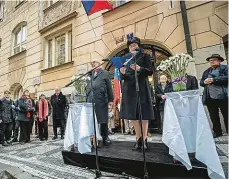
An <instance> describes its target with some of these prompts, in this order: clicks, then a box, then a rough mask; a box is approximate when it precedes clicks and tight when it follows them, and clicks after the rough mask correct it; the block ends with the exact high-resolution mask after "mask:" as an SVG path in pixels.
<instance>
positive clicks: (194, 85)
mask: <svg viewBox="0 0 229 179" xmlns="http://www.w3.org/2000/svg"><path fill="white" fill-rule="evenodd" d="M186 78H187V83H186V88H187V90H197V89H199V86H198V81H197V79H196V77H195V76H191V75H186Z"/></svg>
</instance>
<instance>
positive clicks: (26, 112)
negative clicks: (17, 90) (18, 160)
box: [17, 90, 35, 143]
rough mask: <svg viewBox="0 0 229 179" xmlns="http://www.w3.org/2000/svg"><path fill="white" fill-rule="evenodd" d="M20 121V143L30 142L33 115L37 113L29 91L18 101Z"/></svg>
mask: <svg viewBox="0 0 229 179" xmlns="http://www.w3.org/2000/svg"><path fill="white" fill-rule="evenodd" d="M17 110H18V119H17V120H18V121H19V124H20V137H19V142H25V143H26V142H30V121H31V117H32V113H33V112H34V111H35V108H34V107H33V104H32V100H31V99H30V97H29V91H28V90H25V91H24V92H23V96H22V97H21V98H20V99H18V107H17Z"/></svg>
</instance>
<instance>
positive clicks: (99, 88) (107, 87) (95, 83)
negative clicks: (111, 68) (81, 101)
mask: <svg viewBox="0 0 229 179" xmlns="http://www.w3.org/2000/svg"><path fill="white" fill-rule="evenodd" d="M94 74H95V72H93V73H92V75H91V79H92V88H91V81H90V80H87V87H86V101H87V102H88V103H91V102H92V90H91V89H93V94H94V104H95V113H96V117H97V121H98V123H99V124H100V123H108V103H109V102H113V100H114V96H113V90H112V85H111V80H110V74H109V72H108V71H105V70H102V69H99V71H98V72H97V74H96V75H94Z"/></svg>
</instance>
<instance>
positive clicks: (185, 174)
mask: <svg viewBox="0 0 229 179" xmlns="http://www.w3.org/2000/svg"><path fill="white" fill-rule="evenodd" d="M133 145H134V143H133V142H125V141H122V142H121V141H113V143H112V144H111V145H110V146H104V147H102V148H99V150H98V153H99V164H100V169H101V170H102V171H105V172H111V173H116V174H122V173H123V172H125V173H126V174H128V175H132V176H136V177H142V176H143V157H142V156H143V155H142V152H138V151H132V150H131V149H132V146H133ZM62 155H63V159H64V163H65V164H69V165H74V166H79V167H84V168H86V167H88V168H91V169H95V168H96V166H95V152H92V153H87V154H80V153H79V152H77V151H75V152H69V151H62ZM146 161H147V168H148V173H149V176H150V178H152V179H157V178H158V179H206V178H208V174H207V170H206V166H205V165H203V164H202V163H200V162H199V161H197V160H191V162H192V165H193V169H192V170H190V171H188V170H186V168H185V167H184V166H183V165H182V164H179V163H176V164H174V163H173V158H172V157H171V156H170V155H169V151H168V148H167V147H166V146H165V145H164V144H162V143H149V150H148V151H147V152H146Z"/></svg>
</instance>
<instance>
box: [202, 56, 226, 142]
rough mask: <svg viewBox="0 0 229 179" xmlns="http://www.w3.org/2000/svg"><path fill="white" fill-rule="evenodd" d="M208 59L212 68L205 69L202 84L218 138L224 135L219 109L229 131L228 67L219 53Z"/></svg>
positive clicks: (204, 99)
mask: <svg viewBox="0 0 229 179" xmlns="http://www.w3.org/2000/svg"><path fill="white" fill-rule="evenodd" d="M206 60H207V61H208V62H209V64H210V68H208V69H207V70H205V71H204V73H203V75H202V78H201V81H200V86H202V87H204V91H203V104H205V105H207V108H208V112H209V114H210V118H211V121H212V123H213V131H214V134H213V136H214V137H215V138H216V137H220V136H222V135H223V134H222V128H221V124H220V117H219V109H220V111H221V113H222V115H223V118H224V124H225V126H226V131H227V133H228V67H227V65H222V64H221V62H223V61H224V59H223V57H221V56H220V55H219V54H213V55H212V56H210V57H208V58H207V59H206Z"/></svg>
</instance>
